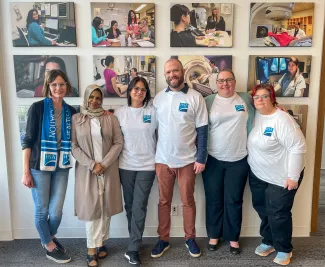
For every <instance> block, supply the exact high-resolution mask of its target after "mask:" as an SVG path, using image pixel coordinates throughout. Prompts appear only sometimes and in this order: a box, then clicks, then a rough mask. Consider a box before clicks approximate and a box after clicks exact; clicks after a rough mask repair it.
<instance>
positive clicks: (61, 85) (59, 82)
mask: <svg viewBox="0 0 325 267" xmlns="http://www.w3.org/2000/svg"><path fill="white" fill-rule="evenodd" d="M49 87H50V91H51V97H52V98H63V97H64V96H65V95H66V93H67V83H66V81H65V80H64V79H63V78H62V77H61V76H57V77H56V79H55V80H54V81H53V82H51V83H50V84H49Z"/></svg>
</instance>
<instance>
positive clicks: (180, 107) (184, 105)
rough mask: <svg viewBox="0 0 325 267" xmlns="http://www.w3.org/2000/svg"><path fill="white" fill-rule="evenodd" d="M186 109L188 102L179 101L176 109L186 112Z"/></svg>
mask: <svg viewBox="0 0 325 267" xmlns="http://www.w3.org/2000/svg"><path fill="white" fill-rule="evenodd" d="M187 110H188V103H179V108H178V111H180V112H187Z"/></svg>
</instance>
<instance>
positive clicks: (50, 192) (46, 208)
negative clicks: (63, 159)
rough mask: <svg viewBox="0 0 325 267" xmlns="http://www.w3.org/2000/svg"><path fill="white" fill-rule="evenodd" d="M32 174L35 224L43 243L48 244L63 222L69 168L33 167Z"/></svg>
mask: <svg viewBox="0 0 325 267" xmlns="http://www.w3.org/2000/svg"><path fill="white" fill-rule="evenodd" d="M31 174H32V177H33V180H34V187H33V188H32V196H33V200H34V220H35V225H36V229H37V231H38V234H39V236H40V238H41V242H42V244H43V245H46V244H48V243H49V242H51V241H52V236H54V235H56V233H57V230H58V228H59V226H60V223H61V219H62V209H63V203H64V199H65V193H66V191H67V186H68V176H69V169H57V170H56V171H54V172H48V171H38V170H34V169H31Z"/></svg>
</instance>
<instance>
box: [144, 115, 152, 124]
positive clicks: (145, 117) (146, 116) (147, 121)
mask: <svg viewBox="0 0 325 267" xmlns="http://www.w3.org/2000/svg"><path fill="white" fill-rule="evenodd" d="M143 122H144V123H151V115H143Z"/></svg>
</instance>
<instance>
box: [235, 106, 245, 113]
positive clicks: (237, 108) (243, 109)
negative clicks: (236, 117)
mask: <svg viewBox="0 0 325 267" xmlns="http://www.w3.org/2000/svg"><path fill="white" fill-rule="evenodd" d="M235 109H236V111H237V112H239V111H245V107H244V105H235Z"/></svg>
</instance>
